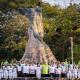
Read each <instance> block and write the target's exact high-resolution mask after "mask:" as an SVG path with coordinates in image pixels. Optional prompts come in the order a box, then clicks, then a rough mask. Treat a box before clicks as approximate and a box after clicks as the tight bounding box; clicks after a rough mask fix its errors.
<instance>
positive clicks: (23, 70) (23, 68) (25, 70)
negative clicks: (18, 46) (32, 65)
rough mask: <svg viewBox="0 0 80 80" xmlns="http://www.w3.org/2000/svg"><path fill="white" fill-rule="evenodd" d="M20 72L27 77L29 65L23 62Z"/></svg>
mask: <svg viewBox="0 0 80 80" xmlns="http://www.w3.org/2000/svg"><path fill="white" fill-rule="evenodd" d="M22 73H23V76H24V77H29V65H28V64H25V65H24V66H23V67H22Z"/></svg>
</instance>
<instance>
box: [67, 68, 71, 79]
mask: <svg viewBox="0 0 80 80" xmlns="http://www.w3.org/2000/svg"><path fill="white" fill-rule="evenodd" d="M67 79H72V69H71V67H68V69H67Z"/></svg>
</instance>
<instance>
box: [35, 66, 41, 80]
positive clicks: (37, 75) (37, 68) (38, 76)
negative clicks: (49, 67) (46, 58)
mask: <svg viewBox="0 0 80 80" xmlns="http://www.w3.org/2000/svg"><path fill="white" fill-rule="evenodd" d="M41 69H42V67H41V66H39V67H38V66H37V67H36V77H37V78H39V79H40V78H41Z"/></svg>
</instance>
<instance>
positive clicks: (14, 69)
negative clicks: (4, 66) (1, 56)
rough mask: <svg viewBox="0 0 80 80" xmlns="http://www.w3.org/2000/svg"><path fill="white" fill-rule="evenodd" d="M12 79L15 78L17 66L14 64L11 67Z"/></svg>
mask: <svg viewBox="0 0 80 80" xmlns="http://www.w3.org/2000/svg"><path fill="white" fill-rule="evenodd" d="M12 76H13V79H15V78H17V67H16V66H15V65H14V67H13V73H12Z"/></svg>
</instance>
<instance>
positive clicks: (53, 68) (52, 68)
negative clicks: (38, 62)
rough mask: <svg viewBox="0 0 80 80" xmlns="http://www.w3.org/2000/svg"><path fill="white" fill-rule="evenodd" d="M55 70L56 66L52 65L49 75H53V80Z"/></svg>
mask: <svg viewBox="0 0 80 80" xmlns="http://www.w3.org/2000/svg"><path fill="white" fill-rule="evenodd" d="M55 68H56V66H55V65H50V68H49V73H50V74H51V77H52V78H55Z"/></svg>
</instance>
